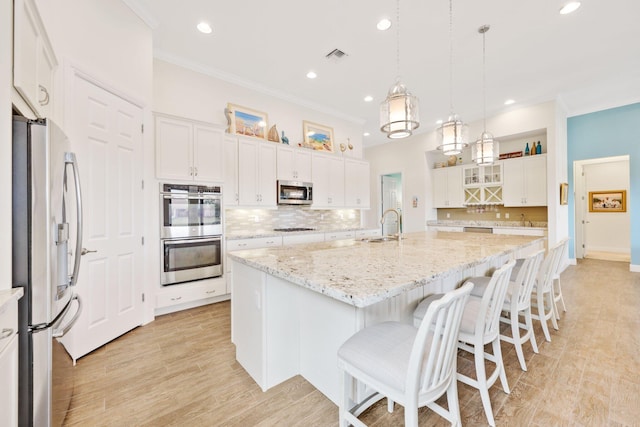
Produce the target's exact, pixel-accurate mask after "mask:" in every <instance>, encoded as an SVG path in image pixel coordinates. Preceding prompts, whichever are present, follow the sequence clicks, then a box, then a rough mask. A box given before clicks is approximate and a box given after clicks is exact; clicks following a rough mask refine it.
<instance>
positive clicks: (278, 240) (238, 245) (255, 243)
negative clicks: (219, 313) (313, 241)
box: [224, 235, 324, 294]
mask: <svg viewBox="0 0 640 427" xmlns="http://www.w3.org/2000/svg"><path fill="white" fill-rule="evenodd" d="M323 240H324V235H323ZM278 246H282V236H271V237H254V238H249V239H230V240H227V244H226V248H225V260H224V269H225V274H226V276H227V293H229V294H231V293H232V289H231V283H232V279H231V275H232V271H231V262H230V261H229V259H228V257H227V256H226V254H227V253H229V252H233V251H243V250H248V249H261V248H274V247H278Z"/></svg>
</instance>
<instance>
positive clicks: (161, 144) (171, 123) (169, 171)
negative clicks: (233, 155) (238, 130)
mask: <svg viewBox="0 0 640 427" xmlns="http://www.w3.org/2000/svg"><path fill="white" fill-rule="evenodd" d="M155 130H156V134H155V140H156V176H157V178H158V179H168V180H186V181H203V182H222V181H223V180H224V174H223V166H222V160H223V140H224V133H223V130H222V128H220V127H217V126H214V125H208V124H204V123H200V122H194V121H191V120H188V119H181V118H174V117H168V116H162V115H156V129H155Z"/></svg>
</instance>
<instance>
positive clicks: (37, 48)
mask: <svg viewBox="0 0 640 427" xmlns="http://www.w3.org/2000/svg"><path fill="white" fill-rule="evenodd" d="M13 40H14V45H13V85H14V87H15V88H16V90H17V91H18V93H20V95H21V96H22V98H24V100H25V101H26V102H27V104H29V107H31V109H32V110H33V112H34V113H35V115H36V116H38V117H47V116H49V115H50V112H51V106H52V104H53V71H54V69H55V67H56V66H57V62H56V58H55V55H54V54H53V49H52V48H51V44H50V42H49V38H48V37H47V33H46V32H45V29H44V25H43V24H42V20H41V19H40V15H39V14H38V10H37V8H36V6H35V4H34V2H33V0H15V2H14V39H13Z"/></svg>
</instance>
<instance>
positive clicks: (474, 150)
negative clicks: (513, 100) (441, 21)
mask: <svg viewBox="0 0 640 427" xmlns="http://www.w3.org/2000/svg"><path fill="white" fill-rule="evenodd" d="M489 28H491V27H490V26H489V25H483V26H482V27H480V28H478V32H479V33H480V34H482V117H483V125H482V126H483V127H482V129H483V130H482V134H481V135H480V138H479V139H478V140H477V141H476V143H475V144H473V146H472V147H471V159H472V160H473V161H474V162H475V163H476V164H477V165H490V164H492V163H493V162H494V161H495V160H496V159H497V158H498V148H499V143H498V141H496V140H495V139H493V135H491V133H489V132H487V84H486V76H485V74H486V70H485V68H486V66H485V62H486V59H485V58H486V48H485V38H486V34H487V31H489Z"/></svg>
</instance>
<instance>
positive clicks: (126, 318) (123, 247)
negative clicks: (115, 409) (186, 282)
mask: <svg viewBox="0 0 640 427" xmlns="http://www.w3.org/2000/svg"><path fill="white" fill-rule="evenodd" d="M69 95H70V96H68V97H67V99H70V100H72V102H71V104H70V108H69V110H68V111H69V113H70V120H69V123H70V126H69V127H68V129H67V132H68V133H69V136H70V140H71V146H72V150H73V151H75V152H76V153H77V157H78V164H79V169H80V177H81V180H82V181H81V182H82V184H81V185H82V192H83V201H84V206H83V218H84V237H83V246H84V247H85V248H87V249H88V250H92V251H95V252H91V253H87V254H86V255H84V256H83V257H82V264H81V267H80V274H79V280H78V287H77V290H76V292H77V293H78V294H79V295H80V298H81V299H82V304H83V310H82V314H81V316H80V319H79V321H78V322H77V323H76V325H75V326H74V327H73V328H72V329H71V331H70V332H69V333H68V334H67V336H65V337H64V338H63V344H64V345H65V347H66V348H67V351H69V354H70V355H71V357H72V358H73V359H74V360H75V359H77V358H79V357H81V356H83V355H85V354H87V353H89V352H91V351H93V350H94V349H96V348H98V347H100V346H102V345H103V344H105V343H107V342H109V341H111V340H113V339H114V338H116V337H118V336H120V335H122V334H123V333H125V332H127V331H129V330H131V329H133V328H135V327H136V326H138V325H140V324H141V323H142V319H143V304H142V278H143V274H142V268H143V260H142V241H141V239H142V218H143V210H142V200H143V192H142V130H141V124H142V110H141V109H140V108H139V107H137V106H135V105H133V104H131V103H129V102H127V101H125V100H123V99H122V98H120V97H118V96H116V95H114V94H112V93H110V92H107V91H105V90H104V89H102V88H100V87H98V86H96V85H94V84H92V83H90V82H88V81H86V80H85V79H83V78H81V77H79V76H75V81H74V82H73V93H72V94H69Z"/></svg>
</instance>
